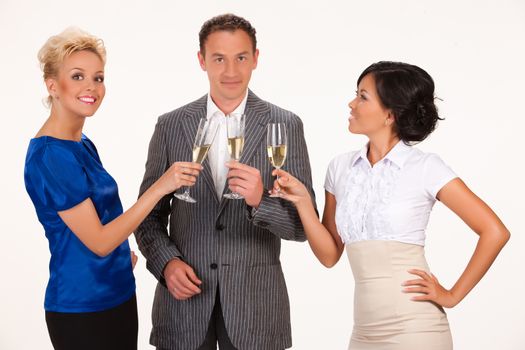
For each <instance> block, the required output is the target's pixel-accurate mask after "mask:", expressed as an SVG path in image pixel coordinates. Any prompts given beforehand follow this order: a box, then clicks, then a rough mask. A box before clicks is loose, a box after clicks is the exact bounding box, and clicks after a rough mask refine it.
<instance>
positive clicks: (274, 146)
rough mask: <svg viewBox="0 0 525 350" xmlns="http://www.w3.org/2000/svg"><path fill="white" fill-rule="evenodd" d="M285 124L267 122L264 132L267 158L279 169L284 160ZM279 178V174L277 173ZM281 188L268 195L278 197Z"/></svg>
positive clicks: (285, 143)
mask: <svg viewBox="0 0 525 350" xmlns="http://www.w3.org/2000/svg"><path fill="white" fill-rule="evenodd" d="M286 145H287V139H286V125H285V124H284V123H269V124H268V126H267V133H266V150H267V152H268V159H269V160H270V163H272V165H273V166H274V168H277V169H281V167H282V166H283V165H284V161H285V160H286ZM277 180H279V175H277ZM280 190H281V189H280V188H278V189H277V190H276V192H277V193H275V194H272V195H270V197H279V196H280V193H279V191H280Z"/></svg>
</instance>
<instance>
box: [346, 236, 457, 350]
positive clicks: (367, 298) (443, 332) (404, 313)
mask: <svg viewBox="0 0 525 350" xmlns="http://www.w3.org/2000/svg"><path fill="white" fill-rule="evenodd" d="M346 251H347V253H348V259H349V260H350V265H351V267H352V272H353V274H354V279H355V294H354V328H353V332H352V337H351V339H350V345H349V347H348V349H349V350H369V349H373V350H412V349H414V350H422V349H425V350H451V349H452V336H451V334H450V328H449V325H448V320H447V315H446V314H445V312H444V310H443V308H442V307H440V306H438V305H436V304H434V303H432V302H426V301H412V300H410V298H411V297H413V296H415V295H418V294H415V293H403V291H402V289H403V286H402V285H401V283H403V282H404V281H406V280H410V279H416V278H419V277H417V276H415V275H411V274H409V273H408V272H407V270H409V269H413V268H416V269H421V270H425V271H427V272H429V271H430V270H429V268H428V264H427V262H426V259H425V251H424V248H423V247H421V246H418V245H414V244H407V243H400V242H395V241H361V242H356V243H352V244H349V245H347V246H346Z"/></svg>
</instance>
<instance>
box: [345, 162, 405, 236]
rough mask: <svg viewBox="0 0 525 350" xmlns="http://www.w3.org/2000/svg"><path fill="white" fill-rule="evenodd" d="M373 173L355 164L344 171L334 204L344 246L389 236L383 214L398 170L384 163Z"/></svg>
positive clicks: (371, 170)
mask: <svg viewBox="0 0 525 350" xmlns="http://www.w3.org/2000/svg"><path fill="white" fill-rule="evenodd" d="M376 167H378V169H377V170H376V168H375V167H374V169H372V168H369V167H367V166H366V165H365V164H363V163H360V164H355V165H354V166H353V167H351V168H350V169H349V171H348V177H347V183H346V185H345V190H344V196H343V198H342V199H341V200H340V201H339V202H338V203H337V210H336V218H335V219H336V225H337V231H338V232H339V235H340V236H341V239H342V240H343V242H344V243H345V244H349V243H352V242H356V241H362V240H374V239H387V238H388V236H391V235H393V230H392V227H391V225H390V223H389V221H388V219H387V218H386V210H387V208H388V205H389V203H390V199H391V197H392V192H393V191H394V187H395V183H396V181H397V178H398V176H399V172H400V168H399V167H398V166H397V165H396V164H394V163H392V162H391V161H388V160H385V161H384V162H382V163H381V164H377V165H376Z"/></svg>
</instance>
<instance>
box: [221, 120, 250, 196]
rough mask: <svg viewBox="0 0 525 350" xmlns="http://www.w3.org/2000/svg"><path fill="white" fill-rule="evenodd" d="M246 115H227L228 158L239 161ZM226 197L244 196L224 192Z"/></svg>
mask: <svg viewBox="0 0 525 350" xmlns="http://www.w3.org/2000/svg"><path fill="white" fill-rule="evenodd" d="M245 120H246V116H245V115H244V114H230V115H229V116H228V117H227V124H226V126H227V128H226V130H227V133H228V151H229V152H230V158H231V159H233V160H235V161H239V159H241V155H242V150H243V148H244V124H245ZM224 197H226V198H228V199H243V198H244V197H243V196H242V195H240V194H238V193H237V192H231V193H225V194H224Z"/></svg>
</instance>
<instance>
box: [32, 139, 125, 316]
mask: <svg viewBox="0 0 525 350" xmlns="http://www.w3.org/2000/svg"><path fill="white" fill-rule="evenodd" d="M24 179H25V185H26V190H27V192H28V193H29V196H30V197H31V200H32V201H33V204H34V206H35V209H36V213H37V215H38V219H39V221H40V222H41V223H42V225H43V226H44V230H45V234H46V237H47V239H48V240H49V250H50V252H51V260H50V264H49V271H50V277H49V281H48V285H47V289H46V297H45V302H44V308H45V310H46V311H54V312H93V311H102V310H107V309H110V308H112V307H115V306H117V305H119V304H122V303H123V302H125V301H127V300H128V299H129V298H131V297H132V296H133V294H134V293H135V278H134V276H133V271H132V266H131V260H130V250H129V244H128V241H127V240H126V241H125V242H123V243H122V244H121V245H120V246H119V247H117V249H115V250H114V251H113V252H112V253H111V254H109V255H108V256H106V257H103V258H101V257H99V256H97V255H96V254H95V253H93V252H92V251H90V250H89V249H88V248H87V247H86V246H85V245H84V244H83V243H82V242H81V241H80V240H79V239H78V238H77V236H76V235H75V234H74V233H73V232H72V231H71V230H70V229H69V228H68V227H67V226H66V224H64V222H63V221H62V220H61V219H60V217H59V216H58V213H57V212H59V211H62V210H67V209H70V208H72V207H74V206H75V205H77V204H79V203H81V202H83V201H84V200H86V199H87V198H91V201H92V202H93V204H94V206H95V208H96V210H97V213H98V216H99V218H100V221H101V222H102V224H107V223H108V222H110V221H112V220H113V219H115V218H116V217H117V216H119V215H120V214H122V204H121V203H120V198H119V195H118V188H117V183H116V182H115V180H114V179H113V178H112V177H111V176H110V175H109V174H108V173H107V172H106V170H105V169H104V167H103V166H102V163H101V161H100V158H99V156H98V152H97V149H96V148H95V145H94V144H93V143H92V142H91V141H90V140H89V139H88V138H87V137H86V136H85V135H82V139H81V140H80V141H78V142H77V141H70V140H61V139H57V138H54V137H51V136H42V137H38V138H34V139H31V141H30V143H29V148H28V150H27V156H26V162H25V169H24Z"/></svg>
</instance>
